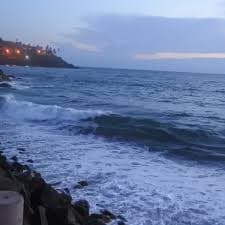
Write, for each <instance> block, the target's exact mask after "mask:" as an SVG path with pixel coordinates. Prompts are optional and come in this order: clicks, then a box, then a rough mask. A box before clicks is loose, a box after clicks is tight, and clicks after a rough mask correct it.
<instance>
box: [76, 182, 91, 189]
mask: <svg viewBox="0 0 225 225" xmlns="http://www.w3.org/2000/svg"><path fill="white" fill-rule="evenodd" d="M86 186H88V182H87V181H85V180H82V181H79V182H77V184H76V185H75V186H74V189H82V188H84V187H86Z"/></svg>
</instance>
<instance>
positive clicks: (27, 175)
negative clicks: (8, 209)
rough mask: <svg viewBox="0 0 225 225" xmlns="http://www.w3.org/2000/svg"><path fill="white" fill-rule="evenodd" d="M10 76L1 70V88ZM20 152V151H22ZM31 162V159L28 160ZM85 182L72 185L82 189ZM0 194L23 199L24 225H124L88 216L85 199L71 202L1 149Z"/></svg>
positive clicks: (106, 216)
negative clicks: (7, 192)
mask: <svg viewBox="0 0 225 225" xmlns="http://www.w3.org/2000/svg"><path fill="white" fill-rule="evenodd" d="M11 78H13V76H9V75H6V74H5V73H4V72H3V71H2V70H0V87H8V86H10V84H9V83H8V82H10V81H11ZM21 151H23V149H21ZM28 162H30V163H32V162H33V160H28ZM87 185H88V183H87V182H86V181H80V182H78V183H77V185H76V186H75V187H76V188H83V187H84V186H87ZM0 191H14V192H18V193H20V194H21V195H22V196H23V198H24V221H23V225H105V224H107V223H111V222H112V221H114V222H115V223H113V224H118V225H125V222H126V219H125V218H123V216H121V215H119V216H116V215H114V214H112V213H111V212H110V211H108V210H106V209H105V210H102V211H101V212H100V213H92V214H91V213H90V204H89V203H88V201H86V200H78V201H76V202H73V201H72V197H71V196H70V195H69V192H67V191H66V190H64V191H60V192H59V191H57V190H56V189H54V188H53V187H52V185H50V184H48V183H47V182H46V181H45V180H44V179H43V178H42V176H41V174H40V173H38V172H36V171H34V170H32V169H31V168H30V167H29V166H27V165H23V164H21V163H19V162H18V159H17V157H16V156H13V157H12V158H11V159H10V160H9V159H7V158H6V156H4V152H3V151H1V150H0Z"/></svg>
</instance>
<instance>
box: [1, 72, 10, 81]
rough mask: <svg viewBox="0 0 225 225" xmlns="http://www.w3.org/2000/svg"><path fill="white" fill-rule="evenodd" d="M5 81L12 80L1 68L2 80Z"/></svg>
mask: <svg viewBox="0 0 225 225" xmlns="http://www.w3.org/2000/svg"><path fill="white" fill-rule="evenodd" d="M3 81H10V78H9V77H8V76H7V75H5V74H4V73H3V71H2V70H0V82H3Z"/></svg>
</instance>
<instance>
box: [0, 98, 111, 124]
mask: <svg viewBox="0 0 225 225" xmlns="http://www.w3.org/2000/svg"><path fill="white" fill-rule="evenodd" d="M0 109H1V114H3V113H4V114H5V115H7V116H8V117H11V118H14V119H19V120H32V121H46V120H47V121H48V120H54V121H56V122H57V121H59V122H60V121H79V120H82V119H86V118H93V117H96V116H99V115H102V114H106V113H107V112H103V111H101V110H77V109H73V108H63V107H60V106H57V105H41V104H36V103H32V102H27V101H18V100H16V99H15V97H14V96H13V95H6V96H3V97H0Z"/></svg>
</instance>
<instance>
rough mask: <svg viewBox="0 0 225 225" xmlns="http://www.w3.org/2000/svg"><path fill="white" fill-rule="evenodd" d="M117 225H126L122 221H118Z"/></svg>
mask: <svg viewBox="0 0 225 225" xmlns="http://www.w3.org/2000/svg"><path fill="white" fill-rule="evenodd" d="M117 224H118V225H126V224H125V223H124V222H123V221H118V223H117Z"/></svg>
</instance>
